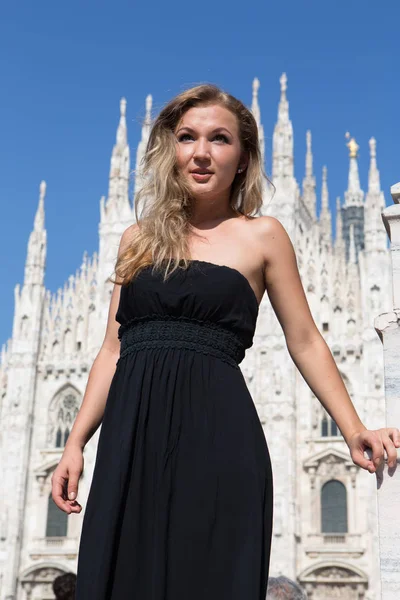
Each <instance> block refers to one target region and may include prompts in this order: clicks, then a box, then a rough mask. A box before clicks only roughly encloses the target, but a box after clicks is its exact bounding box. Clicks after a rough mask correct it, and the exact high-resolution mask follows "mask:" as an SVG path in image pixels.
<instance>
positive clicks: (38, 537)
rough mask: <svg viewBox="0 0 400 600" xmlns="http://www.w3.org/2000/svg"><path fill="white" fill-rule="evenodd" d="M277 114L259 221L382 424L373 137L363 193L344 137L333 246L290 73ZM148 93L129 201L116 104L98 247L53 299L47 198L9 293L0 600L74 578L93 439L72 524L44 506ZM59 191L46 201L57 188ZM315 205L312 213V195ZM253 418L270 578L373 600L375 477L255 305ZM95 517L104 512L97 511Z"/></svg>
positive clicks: (85, 367)
mask: <svg viewBox="0 0 400 600" xmlns="http://www.w3.org/2000/svg"><path fill="white" fill-rule="evenodd" d="M280 88H281V89H280V100H279V106H278V117H277V122H276V125H275V128H274V132H273V143H272V157H271V158H272V162H271V166H270V168H269V169H267V170H268V171H270V172H271V180H272V182H273V184H274V187H275V193H274V195H272V193H271V186H270V184H269V183H268V182H265V186H264V195H265V197H264V202H263V207H262V208H261V210H260V215H272V216H274V217H275V218H277V219H278V220H279V221H280V222H281V223H282V224H283V226H284V227H285V229H286V231H287V232H288V234H289V236H290V238H291V240H292V243H293V245H294V248H295V251H296V256H297V263H298V268H299V272H300V275H301V279H302V283H303V287H304V291H305V293H306V296H307V299H308V302H309V306H310V309H311V312H312V315H313V318H314V321H315V323H316V325H317V327H318V329H319V330H320V332H321V334H322V335H323V336H324V339H325V340H326V342H327V344H328V346H329V348H330V350H331V352H332V355H333V357H334V359H335V361H336V364H337V366H338V369H339V371H340V374H341V376H342V378H343V381H344V383H345V385H346V388H347V390H348V393H349V395H350V397H351V399H352V401H353V403H354V405H355V407H356V410H357V412H358V414H359V415H360V418H361V420H362V421H363V423H364V424H365V425H366V426H367V427H368V428H369V429H376V428H379V427H384V426H385V423H384V415H385V391H384V362H383V352H382V343H381V340H380V339H379V336H378V332H377V330H376V329H375V328H374V319H375V317H376V316H377V315H378V314H379V313H382V312H385V311H389V310H391V308H392V307H391V293H392V292H391V290H392V287H391V285H392V284H391V262H390V251H389V249H388V244H387V234H386V230H385V227H384V225H383V223H382V217H381V212H382V210H383V209H384V208H385V198H384V195H383V192H382V191H381V188H380V178H379V171H378V168H377V159H376V141H375V139H374V138H371V139H370V142H369V145H370V167H369V178H368V189H367V191H366V192H364V191H363V190H362V188H361V184H360V178H359V171H358V159H357V152H358V145H357V143H356V141H355V139H354V138H350V136H348V137H349V141H348V144H347V147H348V150H349V174H348V186H347V190H345V191H344V201H343V202H341V200H340V198H337V199H336V205H335V208H336V216H335V218H336V236H335V239H334V240H333V235H332V213H331V209H330V204H329V191H328V174H327V169H326V167H324V169H323V172H322V187H321V190H320V191H319V190H317V188H316V180H315V174H314V170H313V154H312V140H311V133H310V132H307V136H306V140H305V142H306V144H305V174H304V178H303V181H302V183H301V184H300V183H299V182H298V181H297V180H296V178H295V176H294V160H293V143H294V141H293V127H292V123H291V120H290V115H289V103H288V99H287V78H286V75H285V74H283V75H282V77H281V79H280ZM258 89H259V81H258V79H255V80H254V82H253V99H252V104H251V110H252V112H253V114H254V117H255V119H256V121H257V124H258V128H259V134H260V146H261V152H262V155H263V158H264V157H265V148H264V146H265V143H264V128H263V124H262V120H261V112H260V107H259V102H258ZM151 109H152V97H151V96H150V95H149V96H148V97H147V98H146V116H145V118H144V121H143V126H142V136H141V140H140V141H139V143H138V146H137V152H136V168H135V172H136V173H137V174H136V177H135V182H134V190H133V195H132V196H133V197H132V198H130V197H129V189H130V187H129V182H130V173H131V163H130V150H129V145H128V139H127V127H126V101H125V99H122V100H121V105H120V121H119V125H118V129H117V136H116V143H115V146H114V148H113V150H112V156H111V168H110V178H109V192H108V196H107V198H105V197H103V198H102V199H101V200H100V225H99V248H98V252H95V253H94V254H93V255H92V256H88V255H87V253H86V252H84V253H83V259H82V264H81V266H80V267H79V268H78V269H77V270H76V272H75V273H74V274H73V275H70V276H69V277H68V279H67V281H66V283H65V285H64V287H63V289H61V288H60V289H59V290H58V291H57V293H55V294H53V293H51V292H50V291H49V290H46V288H45V283H44V275H45V268H46V237H47V233H46V229H45V195H46V184H45V183H44V182H42V183H41V184H40V194H39V203H38V208H37V212H36V215H35V219H34V224H33V230H32V233H31V234H30V237H29V242H28V249H27V257H26V264H25V273H24V280H23V282H22V284H21V285H20V284H17V285H16V286H15V289H14V298H15V308H14V320H13V328H12V336H11V338H10V339H9V340H7V342H6V343H5V344H4V345H3V346H2V350H1V359H0V456H1V461H0V465H1V481H2V489H3V494H2V495H1V498H0V600H52V598H53V597H54V596H53V592H52V586H51V584H52V581H53V579H54V578H55V577H56V576H57V575H59V574H61V573H63V572H66V571H74V572H76V565H77V553H78V546H79V536H80V530H81V525H82V517H83V514H84V508H85V505H86V498H87V494H88V491H89V487H90V482H91V478H92V474H93V467H94V460H95V456H96V447H97V441H98V435H99V431H97V432H96V434H95V435H94V436H93V437H92V439H91V440H90V441H89V443H88V444H87V446H86V448H85V451H84V459H85V469H84V473H83V475H82V478H81V480H80V486H79V493H78V500H79V502H80V503H81V504H82V506H83V511H82V513H81V514H79V515H76V514H75V515H74V514H72V515H70V516H67V515H66V514H65V513H63V512H62V511H61V510H59V509H58V508H57V506H56V505H55V503H54V501H53V500H52V497H51V476H52V473H53V471H54V469H55V468H56V466H57V464H58V462H59V460H60V458H61V456H62V452H63V447H64V444H65V442H66V440H67V438H68V435H69V432H70V430H71V427H72V424H73V421H74V418H75V416H76V414H77V412H78V410H79V407H80V403H81V401H82V398H83V395H84V392H85V387H86V383H87V379H88V374H89V371H90V368H91V365H92V363H93V361H94V359H95V356H96V355H97V352H98V350H99V348H100V346H101V343H102V341H103V339H104V333H105V327H106V321H107V314H108V308H109V300H110V295H111V292H112V284H111V283H110V282H109V281H108V278H109V277H110V276H111V275H112V274H113V270H114V265H115V259H116V256H117V250H118V245H119V241H120V238H121V235H122V232H123V231H124V230H125V229H126V228H127V227H128V226H129V225H130V224H132V223H133V222H134V221H135V210H134V198H135V195H136V192H137V191H138V189H139V188H140V185H141V178H140V163H141V159H142V157H143V154H144V151H145V147H146V143H147V140H148V136H149V132H150V128H151V122H152V115H151ZM54 193H56V191H55V192H54ZM319 193H320V196H321V199H320V201H321V208H320V214H319V217H317V198H318V195H319ZM240 367H241V369H242V372H243V374H244V376H245V379H246V383H247V385H248V388H249V391H250V393H251V395H252V398H253V400H254V403H255V405H256V408H257V411H258V415H259V418H260V421H261V423H262V426H263V429H264V432H265V436H266V439H267V442H268V447H269V450H270V454H271V460H272V465H273V472H274V531H273V542H272V552H271V568H270V575H272V576H277V575H280V574H283V575H286V576H288V577H290V578H292V579H294V580H296V581H298V582H299V583H300V584H301V585H302V586H303V587H304V588H305V589H306V590H307V593H308V597H309V598H310V599H311V600H334V599H338V598H341V599H342V600H375V599H377V598H378V597H380V589H379V586H380V578H379V569H380V565H379V544H378V525H377V522H378V517H377V500H376V481H375V476H371V474H369V473H368V472H367V471H364V470H362V469H360V468H359V467H357V466H356V465H355V464H354V463H353V462H352V460H351V457H350V453H349V450H348V448H347V445H346V443H345V442H344V440H343V438H342V436H341V434H340V431H339V430H338V428H337V426H336V424H335V422H334V421H333V420H332V419H331V418H330V417H329V415H328V414H327V413H326V412H325V411H324V409H323V408H322V406H321V404H320V403H319V401H318V399H317V398H316V397H315V396H314V394H313V393H312V391H311V390H310V388H309V387H308V386H307V385H306V383H305V381H304V379H303V378H302V376H301V374H300V372H299V371H298V369H297V368H296V366H295V365H294V363H293V361H292V359H291V357H290V356H289V353H288V350H287V346H286V343H285V338H284V335H283V332H282V329H281V326H280V324H279V322H278V320H277V318H276V315H275V313H274V311H273V310H272V307H271V305H270V303H269V300H268V295H267V294H265V295H264V298H263V300H262V302H261V305H260V309H259V316H258V321H257V328H256V333H255V336H254V341H253V346H252V347H251V348H250V349H248V350H247V352H246V356H245V358H244V360H243V362H242V363H241V365H240ZM104 518H105V519H106V518H107V515H104Z"/></svg>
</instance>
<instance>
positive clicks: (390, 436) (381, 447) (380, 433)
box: [347, 427, 400, 473]
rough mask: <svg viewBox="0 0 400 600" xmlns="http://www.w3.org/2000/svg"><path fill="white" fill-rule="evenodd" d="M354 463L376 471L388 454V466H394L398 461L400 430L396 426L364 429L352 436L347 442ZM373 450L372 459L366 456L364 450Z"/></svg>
mask: <svg viewBox="0 0 400 600" xmlns="http://www.w3.org/2000/svg"><path fill="white" fill-rule="evenodd" d="M347 445H348V447H349V449H350V455H351V458H352V460H353V462H354V464H356V465H358V466H360V467H362V468H363V469H366V470H368V471H369V472H370V473H375V471H376V470H377V469H378V468H379V466H380V465H381V464H382V461H383V460H384V458H385V456H384V451H386V454H387V461H388V467H391V468H393V467H394V466H395V464H396V462H397V448H399V447H400V431H399V430H398V429H396V428H395V427H384V428H382V429H375V430H372V431H371V430H369V429H364V430H363V431H360V432H358V433H355V434H353V435H352V436H351V438H350V440H349V441H348V442H347ZM367 448H371V450H372V460H369V459H368V458H365V456H364V451H365V450H366V449H367Z"/></svg>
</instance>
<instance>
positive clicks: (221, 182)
mask: <svg viewBox="0 0 400 600" xmlns="http://www.w3.org/2000/svg"><path fill="white" fill-rule="evenodd" d="M175 136H176V157H177V166H178V168H179V170H180V171H181V172H182V173H183V174H184V175H185V176H186V177H187V179H188V181H189V184H190V186H191V189H192V190H193V195H194V196H195V197H200V196H201V197H203V198H204V197H208V198H213V197H218V198H221V197H223V196H226V197H229V190H230V186H231V184H232V181H233V180H234V178H235V175H236V172H237V169H238V167H239V164H240V166H245V163H244V160H243V156H241V155H242V152H241V145H240V138H239V127H238V122H237V119H236V116H235V115H234V114H233V113H231V112H230V111H229V110H227V109H226V108H224V107H222V106H219V105H210V106H195V107H193V108H190V109H189V110H188V111H187V112H186V113H185V114H184V115H183V117H182V119H181V121H180V122H179V123H178V125H177V127H176V130H175ZM241 158H242V160H241ZM194 171H200V172H199V173H195V172H194Z"/></svg>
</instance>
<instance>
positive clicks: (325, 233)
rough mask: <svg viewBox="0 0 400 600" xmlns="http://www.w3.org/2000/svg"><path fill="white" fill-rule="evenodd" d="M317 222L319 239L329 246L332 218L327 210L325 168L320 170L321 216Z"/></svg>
mask: <svg viewBox="0 0 400 600" xmlns="http://www.w3.org/2000/svg"><path fill="white" fill-rule="evenodd" d="M319 220H320V233H321V239H323V240H324V242H325V243H326V244H327V245H329V246H330V245H331V243H332V216H331V211H330V209H329V191H328V169H327V168H326V166H324V167H323V168H322V192H321V214H320V218H319Z"/></svg>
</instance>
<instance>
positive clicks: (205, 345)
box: [118, 317, 245, 368]
mask: <svg viewBox="0 0 400 600" xmlns="http://www.w3.org/2000/svg"><path fill="white" fill-rule="evenodd" d="M118 337H119V339H120V340H121V348H120V359H121V358H123V357H124V356H126V355H127V354H129V353H131V352H135V351H137V350H142V349H145V348H184V349H187V350H195V351H196V352H202V353H203V354H211V355H212V356H215V357H217V358H220V359H222V360H224V361H225V362H227V363H229V364H230V365H232V366H233V367H236V368H239V366H238V365H239V363H240V362H241V361H242V360H243V358H244V355H245V348H244V345H243V343H242V342H241V340H240V339H239V337H238V336H237V335H236V334H235V333H233V332H231V331H228V330H227V329H225V328H223V327H221V326H219V325H217V324H216V323H211V322H207V321H194V320H190V319H187V318H184V317H182V318H167V319H165V318H163V319H147V320H141V319H140V318H139V319H137V320H135V319H132V321H131V322H129V323H127V324H125V325H121V327H120V328H119V332H118Z"/></svg>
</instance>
